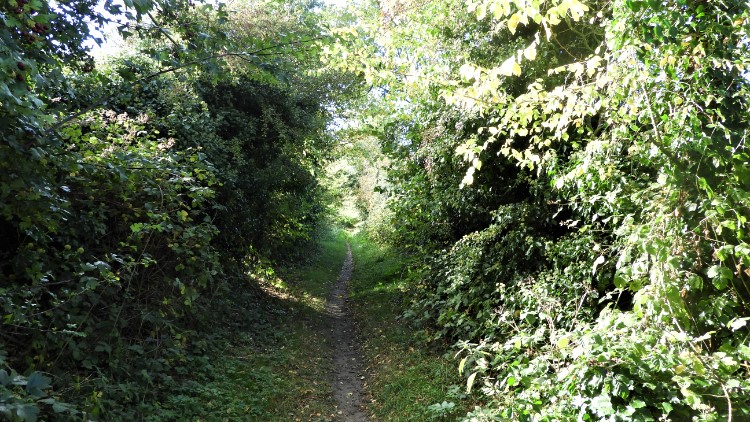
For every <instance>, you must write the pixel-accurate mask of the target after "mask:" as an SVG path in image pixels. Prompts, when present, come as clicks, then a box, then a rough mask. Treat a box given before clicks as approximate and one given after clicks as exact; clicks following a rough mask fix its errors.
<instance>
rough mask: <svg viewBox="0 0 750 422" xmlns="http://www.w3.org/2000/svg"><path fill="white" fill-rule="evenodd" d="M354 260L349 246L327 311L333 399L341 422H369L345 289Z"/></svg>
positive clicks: (354, 334)
mask: <svg viewBox="0 0 750 422" xmlns="http://www.w3.org/2000/svg"><path fill="white" fill-rule="evenodd" d="M353 268H354V260H353V259H352V249H351V246H350V245H349V243H348V242H347V244H346V259H345V260H344V265H343V267H342V268H341V274H340V275H339V278H338V280H337V281H336V283H335V284H334V285H333V287H332V288H331V292H330V294H329V296H328V304H327V306H326V310H327V312H328V314H329V315H330V318H331V331H330V339H331V345H332V346H333V381H332V382H333V397H334V399H335V401H336V406H337V413H338V416H339V418H340V420H341V421H344V422H368V421H369V420H370V418H368V417H367V413H366V412H365V411H364V382H363V379H364V377H363V376H362V371H361V365H360V354H359V347H358V344H357V339H356V337H357V336H356V332H355V327H354V319H353V317H352V314H351V310H350V309H349V304H348V299H347V297H348V294H347V287H348V285H349V280H350V279H351V276H352V270H353Z"/></svg>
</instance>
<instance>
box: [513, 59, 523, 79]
mask: <svg viewBox="0 0 750 422" xmlns="http://www.w3.org/2000/svg"><path fill="white" fill-rule="evenodd" d="M513 74H514V75H516V76H520V75H521V66H519V65H518V63H516V62H515V60H514V61H513Z"/></svg>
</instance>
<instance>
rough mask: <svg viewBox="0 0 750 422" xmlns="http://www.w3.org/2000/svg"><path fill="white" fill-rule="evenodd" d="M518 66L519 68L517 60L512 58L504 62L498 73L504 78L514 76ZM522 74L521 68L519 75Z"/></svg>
mask: <svg viewBox="0 0 750 422" xmlns="http://www.w3.org/2000/svg"><path fill="white" fill-rule="evenodd" d="M517 66H518V63H516V59H514V58H513V57H511V58H509V59H508V60H506V61H504V62H503V64H501V65H500V69H498V73H500V74H501V75H503V76H512V75H513V73H514V72H515V69H516V67H517ZM520 73H521V68H520V67H519V68H518V74H520Z"/></svg>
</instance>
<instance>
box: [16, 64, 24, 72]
mask: <svg viewBox="0 0 750 422" xmlns="http://www.w3.org/2000/svg"><path fill="white" fill-rule="evenodd" d="M16 66H18V68H19V69H21V70H26V64H25V63H24V62H18V63H16Z"/></svg>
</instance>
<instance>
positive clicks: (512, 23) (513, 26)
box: [508, 13, 521, 34]
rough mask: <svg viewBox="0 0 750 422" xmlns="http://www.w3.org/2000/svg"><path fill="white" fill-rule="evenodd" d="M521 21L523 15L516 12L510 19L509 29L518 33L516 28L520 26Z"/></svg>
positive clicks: (513, 32)
mask: <svg viewBox="0 0 750 422" xmlns="http://www.w3.org/2000/svg"><path fill="white" fill-rule="evenodd" d="M520 21H521V16H519V14H518V13H514V14H513V16H511V17H510V18H509V19H508V30H509V31H510V33H511V34H515V33H516V28H517V27H518V23H519V22H520Z"/></svg>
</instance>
